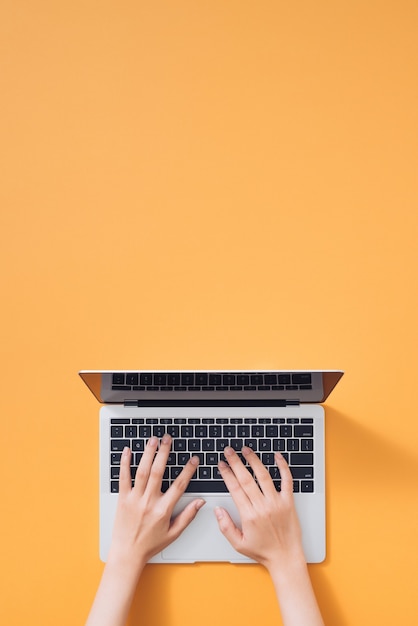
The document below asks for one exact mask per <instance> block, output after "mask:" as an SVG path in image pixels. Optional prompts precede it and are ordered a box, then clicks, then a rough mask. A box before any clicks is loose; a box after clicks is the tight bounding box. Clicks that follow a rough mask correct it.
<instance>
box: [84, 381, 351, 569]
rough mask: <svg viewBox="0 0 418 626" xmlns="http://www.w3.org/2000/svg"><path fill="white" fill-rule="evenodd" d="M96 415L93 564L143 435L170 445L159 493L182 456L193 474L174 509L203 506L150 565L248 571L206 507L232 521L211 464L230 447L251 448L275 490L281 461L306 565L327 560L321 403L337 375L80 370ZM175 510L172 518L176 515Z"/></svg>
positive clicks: (104, 550) (103, 550) (104, 548)
mask: <svg viewBox="0 0 418 626" xmlns="http://www.w3.org/2000/svg"><path fill="white" fill-rule="evenodd" d="M79 374H80V376H81V378H82V379H83V380H84V382H85V383H86V384H87V386H88V387H89V389H90V390H91V391H92V392H93V394H94V395H95V397H96V398H97V400H98V401H99V402H101V403H102V404H103V406H102V408H101V409H100V558H101V559H102V560H103V561H106V558H107V554H108V551H109V547H110V541H111V534H112V527H113V521H114V517H115V511H116V504H117V498H118V479H119V464H120V457H121V453H122V450H123V448H124V447H125V446H126V445H128V446H129V447H130V448H131V450H132V452H133V454H132V467H131V471H132V479H133V480H134V477H135V469H136V467H137V465H138V463H139V461H140V459H141V455H142V452H143V450H144V447H145V445H146V442H147V440H148V439H149V437H150V436H152V435H156V436H157V437H159V438H161V437H162V435H163V434H164V433H166V432H167V433H169V434H170V435H171V436H172V437H173V445H172V450H171V454H170V457H169V459H168V464H167V469H166V473H165V475H164V479H163V483H162V490H163V491H164V490H165V489H168V487H169V485H170V483H171V481H172V480H174V479H175V478H176V476H177V475H178V473H179V472H180V471H181V468H182V467H183V466H184V465H185V463H186V462H187V460H188V459H189V458H190V456H193V455H198V456H199V458H200V465H199V468H198V470H197V472H196V474H195V476H194V477H193V479H192V480H191V482H190V485H189V487H188V490H187V492H186V493H185V494H184V496H183V497H182V498H181V499H180V501H179V503H178V505H177V509H176V511H178V510H181V509H182V508H184V506H185V505H186V504H187V503H188V502H189V501H190V500H191V499H194V498H196V497H198V496H202V497H203V498H204V499H205V500H206V505H205V506H204V507H203V509H201V510H200V511H199V513H198V515H197V517H196V519H195V520H194V521H193V522H192V524H191V525H190V526H189V527H188V528H187V529H186V530H185V532H184V533H183V534H182V535H181V536H180V537H179V538H178V539H177V540H176V541H175V542H174V543H173V544H171V545H170V546H169V547H168V548H166V549H165V550H163V551H162V552H161V553H160V554H158V555H156V556H155V557H154V558H153V559H152V560H151V562H152V563H193V562H197V561H230V562H233V563H251V560H250V559H248V558H246V557H244V556H242V555H241V554H239V553H238V552H236V551H235V550H234V549H233V548H232V546H231V545H230V544H229V543H228V542H227V540H226V539H225V538H224V537H223V535H222V534H221V533H220V531H219V529H218V524H217V521H216V518H215V515H214V508H215V507H216V506H222V507H224V508H225V509H227V510H228V511H229V513H230V515H231V517H232V518H233V519H234V521H235V522H236V523H237V524H239V516H238V513H237V510H236V508H235V505H234V503H233V501H232V498H231V497H230V495H229V493H228V491H227V489H226V487H225V484H224V482H223V480H222V478H221V476H220V474H219V472H218V469H217V464H218V461H219V459H221V458H222V454H223V449H224V448H225V447H226V446H227V445H230V446H232V447H233V448H234V449H235V450H237V452H238V453H239V452H240V450H241V448H242V446H243V445H247V446H249V447H251V448H253V449H254V451H256V452H257V454H258V455H259V456H260V458H261V459H262V461H263V463H264V464H265V466H266V467H267V468H268V469H269V472H270V474H271V477H272V480H273V481H274V482H275V485H276V487H277V489H280V475H279V472H278V470H277V467H276V465H275V463H274V453H275V451H280V452H281V453H282V454H283V455H284V456H285V458H286V459H287V461H288V463H289V466H290V469H291V472H292V475H293V479H294V495H295V502H296V508H297V511H298V515H299V519H300V523H301V527H302V537H303V547H304V551H305V557H306V560H307V562H308V563H318V562H321V561H323V560H324V559H325V553H326V541H325V448H324V409H323V407H322V406H321V404H320V403H322V402H324V401H325V399H326V398H327V397H328V395H329V394H330V392H331V391H332V389H333V388H334V387H335V385H336V384H337V382H338V381H339V380H340V378H341V377H342V375H343V372H342V371H336V370H332V371H330V370H328V371H243V370H241V371H224V370H222V371H221V370H219V371H213V370H211V371H209V370H206V371H202V370H199V371H144V370H141V371H81V372H79ZM176 511H175V513H176Z"/></svg>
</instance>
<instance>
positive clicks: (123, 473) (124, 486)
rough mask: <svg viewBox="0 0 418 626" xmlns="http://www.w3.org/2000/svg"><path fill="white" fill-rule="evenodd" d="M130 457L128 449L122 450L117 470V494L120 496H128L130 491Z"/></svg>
mask: <svg viewBox="0 0 418 626" xmlns="http://www.w3.org/2000/svg"><path fill="white" fill-rule="evenodd" d="M131 456H132V453H131V451H130V449H129V448H124V449H123V452H122V457H121V460H120V468H119V493H120V494H121V495H126V494H128V493H129V492H130V491H131V489H132V478H131Z"/></svg>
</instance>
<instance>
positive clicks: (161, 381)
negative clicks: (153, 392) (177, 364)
mask: <svg viewBox="0 0 418 626" xmlns="http://www.w3.org/2000/svg"><path fill="white" fill-rule="evenodd" d="M166 384H167V374H154V385H157V387H162V386H163V385H166Z"/></svg>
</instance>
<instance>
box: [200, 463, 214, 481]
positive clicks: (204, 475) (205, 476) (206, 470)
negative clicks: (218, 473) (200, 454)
mask: <svg viewBox="0 0 418 626" xmlns="http://www.w3.org/2000/svg"><path fill="white" fill-rule="evenodd" d="M198 475H199V480H210V479H211V478H212V469H211V468H210V467H205V466H203V467H199V473H198Z"/></svg>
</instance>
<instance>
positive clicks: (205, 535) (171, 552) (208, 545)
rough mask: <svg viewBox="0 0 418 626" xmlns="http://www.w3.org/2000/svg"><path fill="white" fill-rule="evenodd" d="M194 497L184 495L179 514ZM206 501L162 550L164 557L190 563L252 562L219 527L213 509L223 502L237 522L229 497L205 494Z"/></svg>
mask: <svg viewBox="0 0 418 626" xmlns="http://www.w3.org/2000/svg"><path fill="white" fill-rule="evenodd" d="M193 499H194V498H188V497H183V498H182V499H181V501H180V503H179V505H178V506H177V507H176V509H175V510H174V514H176V513H177V512H178V511H179V510H182V509H183V508H184V506H185V505H186V504H187V503H188V502H190V501H191V500H193ZM205 500H206V504H205V506H204V507H203V508H202V509H200V511H199V512H198V514H197V516H196V518H195V519H194V520H193V522H192V523H191V524H190V526H188V528H186V530H185V531H184V532H183V533H182V534H181V535H180V537H179V538H178V539H177V540H176V541H175V542H174V543H172V544H171V545H170V546H168V547H167V548H166V549H165V550H163V551H162V553H161V556H162V558H163V560H165V561H175V562H177V563H182V562H183V563H190V562H195V561H231V562H235V563H237V562H251V561H250V559H247V558H246V557H244V556H243V555H241V554H239V553H238V552H236V551H235V550H234V548H233V547H232V546H231V544H230V543H229V542H228V541H227V540H226V539H225V537H224V536H223V534H222V533H221V531H220V530H219V527H218V522H217V519H216V516H215V512H214V509H215V507H216V506H222V507H224V508H225V509H227V510H228V511H229V513H230V514H231V516H232V518H233V519H234V521H235V523H236V524H238V523H239V517H238V515H237V512H236V509H235V507H234V505H233V503H232V501H231V498H229V497H226V498H225V497H224V498H223V497H222V496H220V497H218V496H215V497H213V496H209V497H205Z"/></svg>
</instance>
